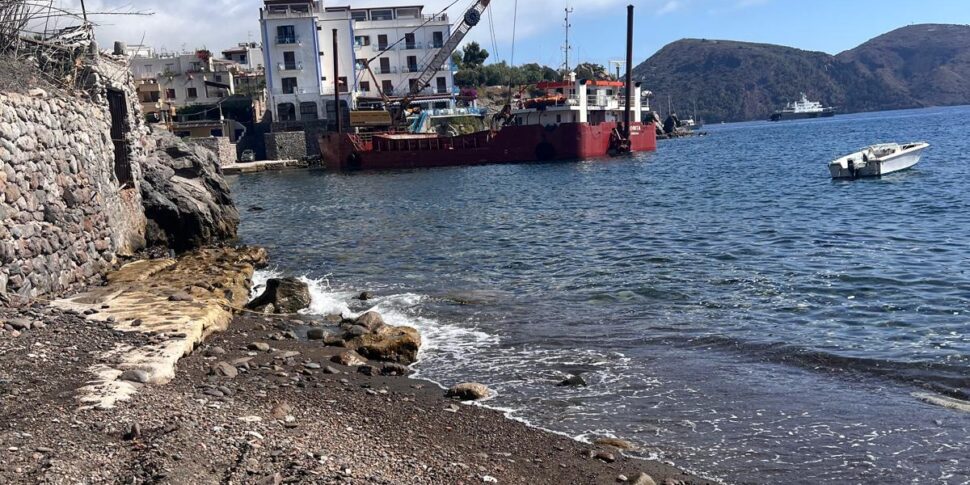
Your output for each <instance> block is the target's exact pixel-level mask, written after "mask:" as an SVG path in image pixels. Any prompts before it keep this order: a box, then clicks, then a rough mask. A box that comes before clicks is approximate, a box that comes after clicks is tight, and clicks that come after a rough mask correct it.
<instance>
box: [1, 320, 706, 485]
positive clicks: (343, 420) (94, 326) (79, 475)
mask: <svg viewBox="0 0 970 485" xmlns="http://www.w3.org/2000/svg"><path fill="white" fill-rule="evenodd" d="M0 318H2V320H3V321H4V322H14V323H15V324H16V325H15V326H20V327H25V325H24V324H28V323H29V325H27V326H26V328H21V329H19V330H18V329H15V328H14V326H11V325H9V324H8V325H7V326H8V328H11V329H13V330H3V331H0V454H2V456H3V459H2V460H0V483H178V484H184V483H429V484H430V483H433V484H459V483H466V484H467V483H549V484H564V483H604V484H605V483H624V482H625V483H640V484H648V483H654V482H655V483H657V484H662V483H668V484H674V483H683V484H695V483H696V484H701V483H708V482H707V481H705V480H700V479H696V478H694V477H691V476H689V475H686V474H684V473H682V472H681V471H680V470H677V469H675V468H673V467H670V466H667V465H664V464H661V463H656V462H648V461H643V460H638V459H633V458H627V457H625V456H623V455H622V454H621V453H620V451H619V450H618V449H616V448H612V447H609V446H594V445H589V444H584V443H580V442H577V441H574V440H571V439H568V438H566V437H563V436H559V435H556V434H553V433H547V432H544V431H540V430H537V429H534V428H530V427H528V426H526V425H524V424H522V423H519V422H516V421H512V420H509V419H506V418H505V417H504V416H503V415H502V414H500V413H498V412H496V411H492V410H489V409H485V408H483V407H480V406H474V405H465V404H460V403H458V402H457V401H454V400H451V399H446V398H445V397H444V394H445V393H444V391H443V390H442V389H440V388H439V387H438V386H436V385H434V384H432V383H429V382H425V381H421V380H414V379H409V378H407V377H399V376H383V375H380V374H381V370H382V368H383V366H382V364H380V363H370V364H371V365H365V366H362V367H346V366H342V365H339V364H337V363H334V362H332V361H331V357H332V356H334V355H335V354H337V353H338V352H339V351H340V350H343V349H339V348H335V347H326V346H324V345H323V344H322V343H321V342H319V341H305V340H299V339H295V338H293V337H294V336H295V333H294V332H293V330H294V329H299V328H301V327H300V324H301V323H302V322H299V321H294V320H292V319H290V318H276V317H263V316H257V315H252V314H247V315H244V316H237V317H236V318H235V320H234V321H233V323H232V325H230V327H229V330H228V331H226V332H224V333H220V334H216V335H214V336H212V337H210V339H209V340H208V341H207V342H205V343H204V344H203V345H201V346H200V347H199V348H197V349H196V351H195V352H193V353H192V354H191V355H189V356H187V357H186V358H184V359H183V360H182V361H180V362H179V365H178V369H177V374H176V378H175V380H173V381H172V382H170V383H168V384H166V385H163V386H150V387H146V388H143V389H142V390H141V391H140V392H138V393H137V394H136V395H135V396H134V397H133V399H132V400H131V401H128V402H123V403H120V404H119V405H118V407H117V408H115V409H109V410H79V403H78V401H77V397H76V390H77V389H78V388H79V387H81V386H82V385H84V383H85V381H87V380H89V379H90V378H91V376H90V375H89V374H88V372H87V370H86V369H88V368H89V367H90V366H91V365H93V364H97V363H99V362H98V359H103V358H104V357H102V355H104V351H106V350H109V349H111V348H113V347H114V346H115V345H117V344H138V339H144V338H145V336H144V335H139V334H132V333H125V332H119V331H116V330H112V329H111V328H110V327H109V326H106V325H103V324H98V323H93V322H91V321H88V320H85V319H83V318H82V317H81V316H80V315H77V314H73V313H70V312H63V311H60V310H55V309H52V308H48V307H34V308H31V309H20V310H10V309H0ZM37 322H40V325H37ZM264 344H265V345H264ZM398 369H399V368H398ZM389 370H394V368H391V369H389ZM368 374H373V375H368ZM643 474H646V475H649V476H650V477H651V478H650V479H648V478H646V476H645V475H643ZM637 480H639V481H637ZM651 480H652V481H651Z"/></svg>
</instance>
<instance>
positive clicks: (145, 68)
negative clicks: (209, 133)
mask: <svg viewBox="0 0 970 485" xmlns="http://www.w3.org/2000/svg"><path fill="white" fill-rule="evenodd" d="M142 54H148V55H142ZM231 65H232V63H231V62H229V61H223V60H217V59H213V58H212V53H211V52H209V51H205V50H199V51H196V52H193V53H182V54H159V53H157V52H146V51H139V52H137V53H136V55H135V56H133V57H132V58H131V66H130V69H131V72H132V75H133V76H134V77H135V79H136V80H138V81H143V83H144V84H146V85H147V84H157V89H158V92H159V94H158V103H160V104H161V108H162V111H166V112H167V111H168V110H169V109H170V108H172V107H174V108H181V107H183V106H189V105H194V104H215V103H217V102H219V100H221V99H222V98H224V97H226V96H229V95H230V94H232V93H233V92H234V91H235V83H234V80H233V75H232V72H231V70H230V67H231ZM151 80H154V81H155V82H154V83H149V82H148V81H151ZM214 84H216V85H218V86H216V85H214Z"/></svg>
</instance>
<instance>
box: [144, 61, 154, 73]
mask: <svg viewBox="0 0 970 485" xmlns="http://www.w3.org/2000/svg"><path fill="white" fill-rule="evenodd" d="M153 73H154V70H153V69H152V65H151V64H145V74H149V75H151V74H153Z"/></svg>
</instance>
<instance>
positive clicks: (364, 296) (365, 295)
mask: <svg viewBox="0 0 970 485" xmlns="http://www.w3.org/2000/svg"><path fill="white" fill-rule="evenodd" d="M372 298H374V294H373V293H371V292H369V291H362V292H361V293H360V294H359V295H357V299H358V300H360V301H367V300H370V299H372Z"/></svg>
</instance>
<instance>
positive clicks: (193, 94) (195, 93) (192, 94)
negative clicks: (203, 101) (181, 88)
mask: <svg viewBox="0 0 970 485" xmlns="http://www.w3.org/2000/svg"><path fill="white" fill-rule="evenodd" d="M186 91H187V94H186V95H185V96H186V97H187V98H189V99H195V98H198V97H199V90H198V89H196V88H189V89H187V90H186Z"/></svg>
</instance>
